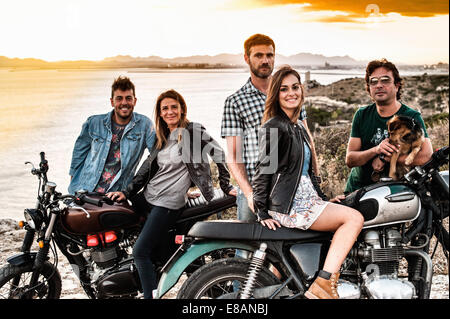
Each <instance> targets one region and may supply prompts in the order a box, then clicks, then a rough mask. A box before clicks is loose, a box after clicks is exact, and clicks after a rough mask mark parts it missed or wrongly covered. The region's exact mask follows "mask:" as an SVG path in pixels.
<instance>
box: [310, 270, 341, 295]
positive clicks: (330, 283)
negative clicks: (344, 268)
mask: <svg viewBox="0 0 450 319" xmlns="http://www.w3.org/2000/svg"><path fill="white" fill-rule="evenodd" d="M338 280H339V273H338V272H337V273H335V274H331V276H330V279H325V278H322V277H317V278H316V280H314V282H313V283H312V285H311V286H310V287H309V289H308V291H307V292H305V297H306V298H308V299H339V295H338V292H337V283H338Z"/></svg>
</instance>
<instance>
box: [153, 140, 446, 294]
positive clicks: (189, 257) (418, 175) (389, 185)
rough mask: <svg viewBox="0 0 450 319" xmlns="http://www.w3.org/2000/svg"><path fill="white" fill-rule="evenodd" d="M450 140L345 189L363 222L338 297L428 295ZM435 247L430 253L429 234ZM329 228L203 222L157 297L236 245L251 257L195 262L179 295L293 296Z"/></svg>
mask: <svg viewBox="0 0 450 319" xmlns="http://www.w3.org/2000/svg"><path fill="white" fill-rule="evenodd" d="M448 160H449V150H448V147H444V148H441V149H440V150H438V151H436V152H435V153H433V155H432V158H431V160H430V161H429V162H427V163H426V164H424V165H422V166H417V167H415V168H413V169H412V170H411V171H410V172H409V173H407V174H406V175H405V176H404V178H403V179H402V180H399V181H393V180H391V179H389V178H387V179H384V180H382V181H380V182H379V183H377V184H374V185H370V186H368V187H364V188H362V189H360V190H357V191H355V192H353V193H351V194H349V195H348V196H347V197H346V198H345V200H344V201H343V202H342V204H344V205H347V206H350V207H353V208H355V209H357V210H358V211H360V212H361V213H362V214H363V216H364V219H365V222H364V226H363V229H362V231H361V233H360V235H359V236H358V239H357V240H356V242H355V244H354V246H353V247H352V249H351V251H350V252H349V254H348V255H347V257H346V259H345V261H344V263H343V265H342V267H341V271H340V273H341V275H340V279H339V283H338V294H339V296H340V298H341V299H378V298H382V299H429V297H430V291H431V283H432V275H433V262H432V257H433V254H434V252H435V250H436V248H437V245H438V243H440V244H441V245H442V247H443V250H444V254H445V256H446V257H447V262H448V249H449V248H448V247H449V234H448V231H447V230H446V229H445V228H444V226H443V219H444V218H446V217H448V215H449V187H448V179H449V177H448V170H447V171H441V172H439V168H440V167H441V166H443V165H446V164H448ZM433 236H436V239H437V241H436V247H435V248H434V251H433V253H431V256H430V254H429V248H430V240H431V238H432V237H433ZM331 238H332V234H331V233H327V232H317V231H312V230H307V231H302V230H298V229H289V228H284V227H281V228H278V229H277V230H276V231H273V230H270V229H268V228H266V227H263V226H262V225H261V224H259V223H245V222H237V221H231V222H230V221H202V222H198V223H196V224H195V225H194V226H193V227H192V228H191V229H190V231H189V232H188V235H187V236H186V237H185V240H184V242H183V244H182V245H181V247H180V249H179V251H178V253H176V254H174V256H172V259H171V261H170V262H169V263H168V264H167V265H166V267H165V268H164V269H163V270H162V271H163V275H162V277H161V278H162V279H161V281H160V282H159V285H158V289H157V291H156V292H155V296H157V297H159V298H160V297H162V296H164V294H165V293H166V292H167V291H168V289H170V287H171V286H172V285H173V284H174V283H175V282H176V281H177V280H178V278H179V276H180V275H181V273H182V272H183V270H184V269H187V268H188V266H189V264H190V263H191V262H192V261H194V260H196V259H197V258H199V256H201V255H208V254H211V253H212V252H213V251H215V250H221V251H226V250H228V251H233V250H234V249H241V250H244V251H246V252H248V253H249V257H248V258H232V257H233V256H229V258H222V259H218V260H215V261H212V262H210V263H207V264H205V265H203V266H202V267H200V268H198V269H197V270H196V271H195V272H194V273H193V274H191V275H190V276H189V277H188V279H187V280H186V281H185V282H184V283H183V285H182V287H181V289H180V291H179V293H178V295H177V298H179V299H200V298H201V299H208V298H217V299H219V298H220V299H239V298H240V299H249V298H255V299H259V298H267V299H281V298H283V299H293V298H305V297H304V293H305V292H306V291H307V289H308V287H309V286H310V285H311V284H312V282H313V281H314V279H315V278H316V276H317V274H318V271H319V270H320V269H322V267H323V263H324V259H325V257H326V254H327V251H328V249H329V246H330V240H331Z"/></svg>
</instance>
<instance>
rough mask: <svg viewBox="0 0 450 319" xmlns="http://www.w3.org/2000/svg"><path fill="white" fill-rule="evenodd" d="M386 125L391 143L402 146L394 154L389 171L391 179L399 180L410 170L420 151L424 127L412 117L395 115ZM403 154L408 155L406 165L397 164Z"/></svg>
mask: <svg viewBox="0 0 450 319" xmlns="http://www.w3.org/2000/svg"><path fill="white" fill-rule="evenodd" d="M386 125H387V128H388V132H389V143H391V144H393V145H400V148H399V151H398V152H397V153H394V154H392V157H391V162H390V169H389V177H391V178H392V179H393V180H398V179H400V178H402V177H403V175H405V174H406V173H407V172H408V171H409V170H410V168H409V166H410V165H411V163H412V162H413V160H414V157H416V155H417V153H418V152H419V151H420V148H421V147H422V143H423V142H424V140H425V138H424V136H423V130H422V127H421V126H420V124H419V123H417V122H416V121H414V119H413V118H411V117H408V116H403V115H394V116H393V117H392V118H391V119H390V120H389V121H388V122H387V123H386ZM402 154H408V156H407V157H406V159H405V164H404V165H403V164H399V163H397V160H398V157H399V156H400V155H402Z"/></svg>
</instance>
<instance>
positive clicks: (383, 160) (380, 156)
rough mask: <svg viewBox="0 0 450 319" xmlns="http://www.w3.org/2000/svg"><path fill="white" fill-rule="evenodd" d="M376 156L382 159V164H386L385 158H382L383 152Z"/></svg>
mask: <svg viewBox="0 0 450 319" xmlns="http://www.w3.org/2000/svg"><path fill="white" fill-rule="evenodd" d="M378 158H379V159H380V161H382V162H383V163H384V164H386V163H387V162H386V160H385V159H384V154H380V155H378Z"/></svg>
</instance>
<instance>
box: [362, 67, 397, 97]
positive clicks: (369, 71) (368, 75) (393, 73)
mask: <svg viewBox="0 0 450 319" xmlns="http://www.w3.org/2000/svg"><path fill="white" fill-rule="evenodd" d="M378 68H385V69H387V70H390V71H392V75H394V84H395V85H398V91H397V100H400V97H401V89H402V84H403V83H402V82H403V81H402V78H401V77H400V73H399V72H398V70H397V67H396V66H395V64H394V63H392V62H389V61H388V60H386V59H385V58H383V59H381V60H373V61H370V62H369V64H368V65H367V68H366V90H367V92H369V93H370V88H369V79H370V76H371V75H372V73H373V72H374V71H375V70H376V69H378Z"/></svg>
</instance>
